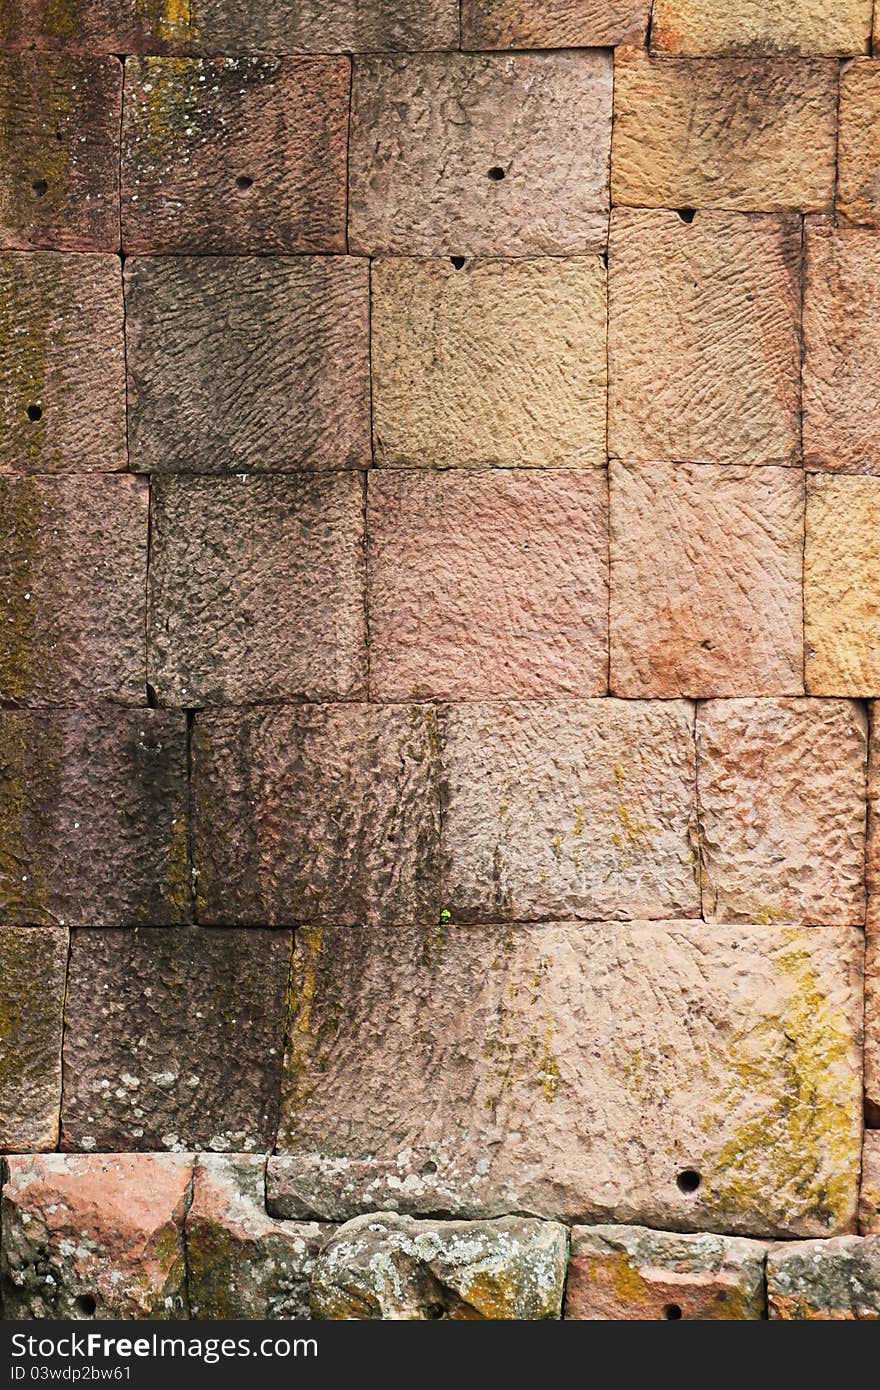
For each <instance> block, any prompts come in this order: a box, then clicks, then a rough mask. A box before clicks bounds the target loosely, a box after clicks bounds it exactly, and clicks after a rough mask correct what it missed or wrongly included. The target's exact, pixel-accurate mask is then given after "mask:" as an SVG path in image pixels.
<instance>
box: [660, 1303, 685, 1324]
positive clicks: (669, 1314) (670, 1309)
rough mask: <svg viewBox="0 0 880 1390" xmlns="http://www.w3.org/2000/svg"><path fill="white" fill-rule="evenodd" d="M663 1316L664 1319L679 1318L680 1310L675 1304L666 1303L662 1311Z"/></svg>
mask: <svg viewBox="0 0 880 1390" xmlns="http://www.w3.org/2000/svg"><path fill="white" fill-rule="evenodd" d="M663 1316H664V1318H669V1319H670V1320H675V1319H677V1318H680V1317H681V1309H680V1308H679V1306H678V1304H677V1303H667V1305H666V1307H665V1308H664V1309H663Z"/></svg>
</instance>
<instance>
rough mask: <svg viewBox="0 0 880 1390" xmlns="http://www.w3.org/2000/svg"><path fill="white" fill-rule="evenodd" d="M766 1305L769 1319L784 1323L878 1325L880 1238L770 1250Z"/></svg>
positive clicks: (845, 1238)
mask: <svg viewBox="0 0 880 1390" xmlns="http://www.w3.org/2000/svg"><path fill="white" fill-rule="evenodd" d="M767 1301H768V1305H769V1308H770V1317H771V1318H773V1319H782V1320H784V1321H802V1320H811V1321H812V1320H821V1321H825V1322H828V1321H831V1322H840V1321H849V1320H851V1319H857V1320H859V1321H861V1320H865V1319H867V1320H871V1321H876V1320H877V1319H880V1237H878V1236H838V1237H836V1238H835V1239H833V1240H809V1241H798V1242H797V1243H796V1244H792V1245H775V1246H771V1247H770V1250H769V1251H768V1253H767Z"/></svg>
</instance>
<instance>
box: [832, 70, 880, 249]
mask: <svg viewBox="0 0 880 1390" xmlns="http://www.w3.org/2000/svg"><path fill="white" fill-rule="evenodd" d="M878 118H880V62H876V61H874V60H872V59H870V58H865V59H859V60H858V61H857V62H854V63H849V64H847V65H846V67H844V69H843V71H842V72H841V75H840V136H839V145H838V160H839V177H838V187H837V211H838V213H839V214H840V216H841V217H843V218H845V219H846V220H847V221H848V222H855V223H859V224H861V225H864V226H868V227H878V226H880V187H878V175H880V133H878V129H880V127H878Z"/></svg>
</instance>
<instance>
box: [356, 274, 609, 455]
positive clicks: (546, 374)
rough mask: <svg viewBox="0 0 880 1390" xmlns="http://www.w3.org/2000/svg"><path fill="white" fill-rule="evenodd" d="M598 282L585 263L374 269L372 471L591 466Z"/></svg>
mask: <svg viewBox="0 0 880 1390" xmlns="http://www.w3.org/2000/svg"><path fill="white" fill-rule="evenodd" d="M605 278H606V277H605V268H604V266H603V265H602V262H601V260H600V259H599V258H598V257H590V258H574V259H570V260H558V259H549V258H539V259H537V260H523V261H518V262H511V261H476V262H470V263H465V264H463V265H461V266H458V264H457V261H456V262H455V263H453V262H450V261H420V260H380V261H377V262H376V264H375V266H374V268H373V275H372V365H373V405H374V425H373V436H374V438H373V445H374V451H375V458H376V462H377V463H379V464H385V465H388V466H389V467H397V468H400V467H428V468H436V467H452V466H455V465H459V464H470V465H480V464H493V465H499V466H504V467H523V466H528V465H532V466H535V467H544V468H546V467H556V466H562V465H569V466H585V467H586V466H594V465H599V466H601V465H603V464H604V463H605V457H606V455H605V415H606V366H605V339H606V315H607V308H606V300H605Z"/></svg>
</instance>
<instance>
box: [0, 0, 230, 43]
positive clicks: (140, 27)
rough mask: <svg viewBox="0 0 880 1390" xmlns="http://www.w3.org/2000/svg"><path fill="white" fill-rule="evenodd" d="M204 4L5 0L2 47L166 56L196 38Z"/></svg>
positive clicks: (191, 0)
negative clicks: (196, 13) (198, 11)
mask: <svg viewBox="0 0 880 1390" xmlns="http://www.w3.org/2000/svg"><path fill="white" fill-rule="evenodd" d="M203 3H204V0H72V3H71V0H65V2H64V3H62V4H58V3H57V0H5V3H4V6H3V11H2V14H0V48H35V49H38V50H45V49H50V50H51V49H56V48H62V49H65V50H66V51H67V52H68V53H164V52H166V51H172V52H174V51H177V50H178V49H180V48H185V47H187V46H188V45H189V44H190V43H192V42H193V41H194V39H195V36H196V33H197V29H196V26H195V24H194V10H195V8H196V6H197V5H201V4H203Z"/></svg>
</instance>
